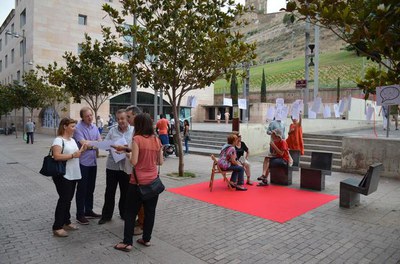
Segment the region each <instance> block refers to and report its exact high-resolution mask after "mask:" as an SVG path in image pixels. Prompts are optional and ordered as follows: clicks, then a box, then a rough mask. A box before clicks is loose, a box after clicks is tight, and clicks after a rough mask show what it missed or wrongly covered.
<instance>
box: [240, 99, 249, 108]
mask: <svg viewBox="0 0 400 264" xmlns="http://www.w3.org/2000/svg"><path fill="white" fill-rule="evenodd" d="M238 105H239V109H247V102H246V99H239V100H238Z"/></svg>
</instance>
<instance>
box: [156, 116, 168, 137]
mask: <svg viewBox="0 0 400 264" xmlns="http://www.w3.org/2000/svg"><path fill="white" fill-rule="evenodd" d="M168 130H169V122H168V120H167V119H166V118H165V116H164V114H160V120H158V121H157V124H156V131H157V132H158V136H159V137H160V140H161V143H162V144H163V145H168V144H169V139H168Z"/></svg>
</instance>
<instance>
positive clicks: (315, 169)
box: [300, 151, 333, 191]
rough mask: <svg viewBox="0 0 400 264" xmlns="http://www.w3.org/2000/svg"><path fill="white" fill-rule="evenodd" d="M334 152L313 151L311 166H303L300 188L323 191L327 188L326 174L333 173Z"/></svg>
mask: <svg viewBox="0 0 400 264" xmlns="http://www.w3.org/2000/svg"><path fill="white" fill-rule="evenodd" d="M332 161H333V153H328V152H315V151H313V152H311V164H310V167H301V170H300V188H306V189H312V190H317V191H321V190H324V189H325V176H326V175H331V174H332Z"/></svg>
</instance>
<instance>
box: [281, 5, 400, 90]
mask: <svg viewBox="0 0 400 264" xmlns="http://www.w3.org/2000/svg"><path fill="white" fill-rule="evenodd" d="M286 11H287V12H291V13H292V15H293V16H295V15H297V14H299V16H300V19H305V18H306V17H307V16H308V17H310V20H311V21H312V22H313V23H318V24H320V25H321V26H323V27H326V28H328V29H330V30H331V31H332V32H333V33H335V34H336V35H337V36H338V37H339V38H341V39H343V40H344V41H345V42H346V43H348V44H350V45H352V46H354V48H355V49H356V51H357V53H358V54H360V55H363V56H366V57H367V58H368V59H371V60H372V61H375V62H377V63H379V65H380V66H381V67H382V69H378V70H377V69H374V68H369V69H368V70H367V72H366V75H365V79H364V80H358V87H360V88H361V89H363V90H364V92H365V94H366V98H368V95H369V94H370V93H372V94H375V92H376V91H375V88H376V80H375V79H373V78H375V77H379V83H380V84H383V83H386V84H398V83H400V37H399V36H400V20H399V19H398V18H399V15H400V2H399V1H398V0H385V1H381V0H370V1H364V0H352V1H342V0H318V1H312V0H290V1H288V3H287V5H286Z"/></svg>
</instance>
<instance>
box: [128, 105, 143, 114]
mask: <svg viewBox="0 0 400 264" xmlns="http://www.w3.org/2000/svg"><path fill="white" fill-rule="evenodd" d="M125 112H132V113H133V114H135V115H138V114H141V113H142V110H141V109H140V108H139V107H137V106H134V105H130V106H128V107H127V108H126V109H125Z"/></svg>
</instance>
